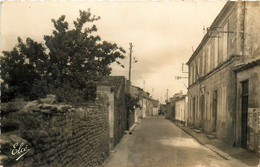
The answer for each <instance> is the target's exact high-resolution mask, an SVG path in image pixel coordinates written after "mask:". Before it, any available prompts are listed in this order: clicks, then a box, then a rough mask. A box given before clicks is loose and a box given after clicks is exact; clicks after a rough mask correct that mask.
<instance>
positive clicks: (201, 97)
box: [200, 95, 204, 130]
mask: <svg viewBox="0 0 260 167" xmlns="http://www.w3.org/2000/svg"><path fill="white" fill-rule="evenodd" d="M200 116H201V128H202V130H204V95H202V96H200Z"/></svg>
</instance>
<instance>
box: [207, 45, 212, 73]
mask: <svg viewBox="0 0 260 167" xmlns="http://www.w3.org/2000/svg"><path fill="white" fill-rule="evenodd" d="M210 57H211V45H209V46H208V62H207V66H208V67H207V69H208V72H209V71H210V70H211V68H210Z"/></svg>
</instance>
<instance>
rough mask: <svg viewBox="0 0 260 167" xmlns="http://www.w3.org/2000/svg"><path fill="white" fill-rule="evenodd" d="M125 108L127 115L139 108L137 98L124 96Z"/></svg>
mask: <svg viewBox="0 0 260 167" xmlns="http://www.w3.org/2000/svg"><path fill="white" fill-rule="evenodd" d="M125 106H126V111H127V114H128V115H129V113H131V112H134V111H135V109H136V108H141V106H140V104H139V98H135V97H132V96H131V95H130V94H129V93H127V94H126V95H125Z"/></svg>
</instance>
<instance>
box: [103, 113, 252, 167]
mask: <svg viewBox="0 0 260 167" xmlns="http://www.w3.org/2000/svg"><path fill="white" fill-rule="evenodd" d="M131 130H132V131H131V132H132V133H127V134H126V135H125V136H124V137H123V138H122V139H121V141H120V143H119V144H118V145H117V146H116V147H115V149H114V150H112V151H111V154H110V156H109V158H108V159H107V160H106V161H105V163H104V164H103V166H105V167H139V166H140V167H175V166H176V167H218V166H220V167H233V166H234V167H244V166H248V165H246V164H245V163H243V162H241V161H239V160H237V159H235V158H232V157H231V158H229V159H227V158H224V157H223V156H220V155H219V154H218V153H216V152H215V151H213V150H212V149H210V148H209V147H207V146H206V145H204V144H202V143H200V142H198V141H197V140H196V139H194V138H193V137H192V136H191V135H189V134H187V133H186V132H185V131H183V130H182V129H181V128H179V127H178V126H177V125H176V124H174V123H172V122H170V121H169V120H166V119H164V118H163V117H149V118H145V119H143V120H142V122H141V123H139V124H136V125H135V126H134V128H133V129H131Z"/></svg>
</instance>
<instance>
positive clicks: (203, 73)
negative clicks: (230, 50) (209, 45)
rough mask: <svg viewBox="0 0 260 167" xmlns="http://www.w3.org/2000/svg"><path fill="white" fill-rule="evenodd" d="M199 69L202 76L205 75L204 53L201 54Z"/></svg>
mask: <svg viewBox="0 0 260 167" xmlns="http://www.w3.org/2000/svg"><path fill="white" fill-rule="evenodd" d="M201 62H202V63H201V68H202V76H203V75H205V52H204V51H203V53H202V60H201Z"/></svg>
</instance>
